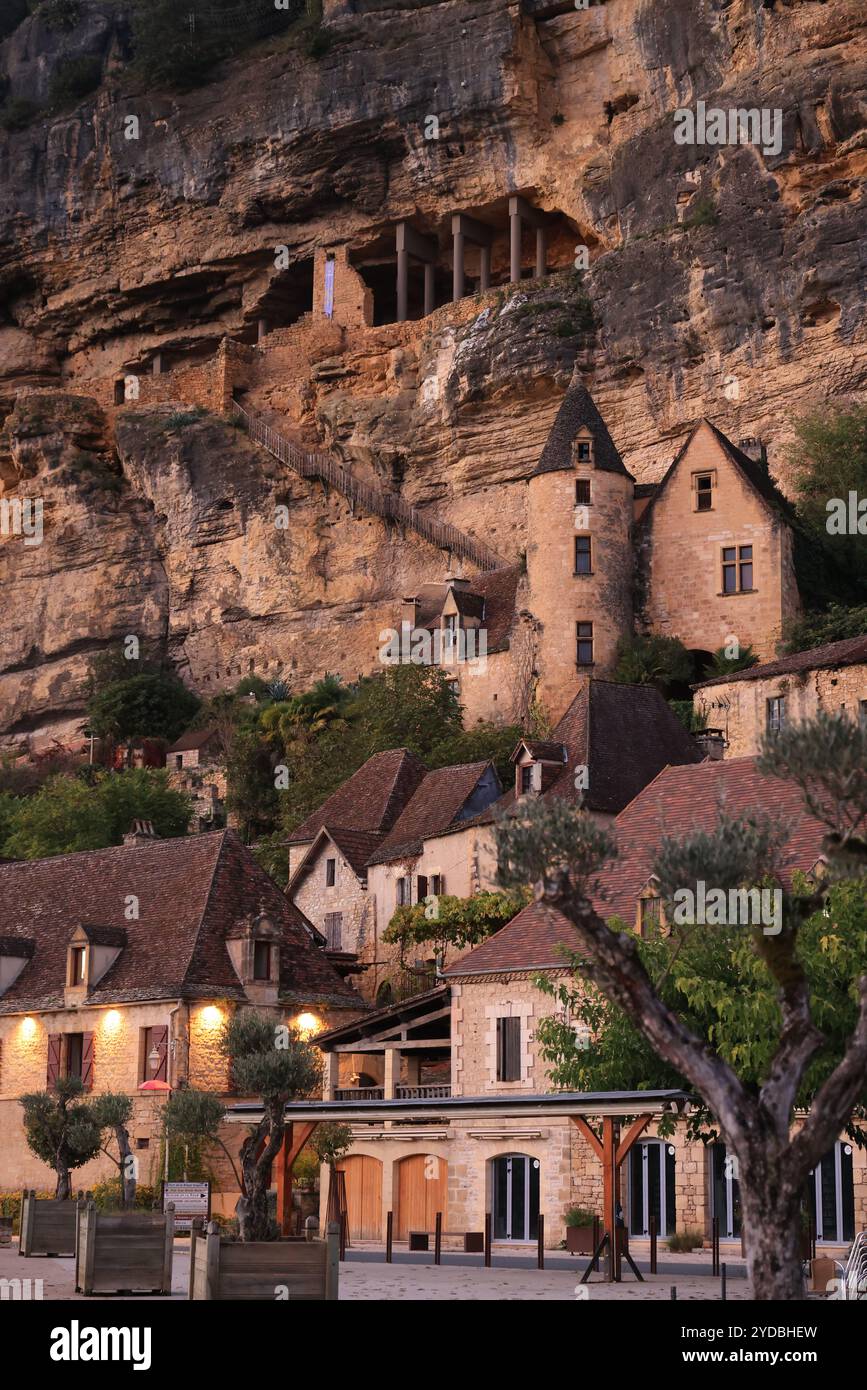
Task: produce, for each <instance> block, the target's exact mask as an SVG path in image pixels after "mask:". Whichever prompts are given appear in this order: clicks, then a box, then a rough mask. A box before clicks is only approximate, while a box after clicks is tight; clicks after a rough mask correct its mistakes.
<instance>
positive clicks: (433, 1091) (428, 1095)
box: [394, 1082, 452, 1100]
mask: <svg viewBox="0 0 867 1390" xmlns="http://www.w3.org/2000/svg"><path fill="white" fill-rule="evenodd" d="M451 1093H452V1088H451V1086H450V1085H449V1084H448V1082H445V1083H440V1082H437V1083H436V1084H435V1085H431V1086H395V1088H394V1098H395V1100H448V1098H449V1096H450V1095H451Z"/></svg>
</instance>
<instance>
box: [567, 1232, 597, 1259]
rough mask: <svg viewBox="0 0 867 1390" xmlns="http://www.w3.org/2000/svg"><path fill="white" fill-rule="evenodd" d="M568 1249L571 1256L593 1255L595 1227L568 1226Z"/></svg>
mask: <svg viewBox="0 0 867 1390" xmlns="http://www.w3.org/2000/svg"><path fill="white" fill-rule="evenodd" d="M566 1249H567V1250H568V1251H569V1253H570V1254H571V1255H592V1254H593V1227H592V1226H567V1227H566Z"/></svg>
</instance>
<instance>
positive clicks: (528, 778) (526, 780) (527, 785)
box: [520, 763, 538, 796]
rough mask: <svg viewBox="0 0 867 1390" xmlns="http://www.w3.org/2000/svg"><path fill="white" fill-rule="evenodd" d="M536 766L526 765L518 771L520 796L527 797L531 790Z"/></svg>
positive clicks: (533, 764) (534, 764)
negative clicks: (519, 775)
mask: <svg viewBox="0 0 867 1390" xmlns="http://www.w3.org/2000/svg"><path fill="white" fill-rule="evenodd" d="M537 766H538V764H536V763H527V764H526V765H525V766H524V767H522V768H521V769H520V771H521V795H522V796H527V795H528V793H529V792H531V791H532V790H533V771H534V769H535V768H536V767H537Z"/></svg>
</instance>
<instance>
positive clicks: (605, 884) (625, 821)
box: [594, 758, 825, 924]
mask: <svg viewBox="0 0 867 1390" xmlns="http://www.w3.org/2000/svg"><path fill="white" fill-rule="evenodd" d="M721 810H724V811H725V813H726V814H727V815H732V816H737V815H755V814H756V812H765V813H766V814H767V815H769V816H773V817H774V818H775V819H778V820H780V821H782V822H783V823H785V824H787V825H788V826H790V833H789V836H788V839H787V841H786V845H785V848H784V858H785V860H786V861H787V867H786V869H785V871H784V873H783V882H784V883H785V884H786V886H788V885H789V884H790V883H791V875H792V872H793V870H794V869H801V870H803V871H804V872H807V871H809V870H810V869H812V868H813V866H814V865H815V864H816V862H817V860H818V859H819V858H820V856H821V854H822V842H823V838H824V834H825V830H824V827H823V826H822V825H821V824H820V823H819V821H817V820H815V819H814V818H813V817H812V816H811V815H809V814H808V813H807V811H806V810H805V809H804V802H803V798H802V796H801V792H800V791H799V789H798V788H797V787H796V786H795V784H794V782H787V781H783V780H781V779H780V778H777V777H764V776H763V775H762V774H761V773H760V772H759V771H758V770H757V768H756V760H755V758H727V759H725V760H723V761H714V760H708V761H706V762H703V763H700V764H699V765H698V766H696V767H667V768H665V769H664V771H662V772H660V774H659V776H658V777H656V778H655V779H654V780H653V781H652V782H651V783H650V784H649V786H646V787H645V788H644V790H643V791H641V792H640V793H639V794H638V796H636V797H635V800H634V801H632V802H630V804H629V805H628V806H627V807H626V808H625V810H623V811H621V813H620V815H619V816H618V817H617V820H616V822H615V834H616V838H617V843H618V846H619V851H620V852H619V856H618V858H617V859H616V860H614V861H613V862H612V863H609V864H607V865H606V866H605V867H604V868H603V869H602V871H601V873H600V875H599V885H600V892H599V896H598V898H597V899H596V901H595V903H594V906H595V908H596V911H597V912H598V913H599V915H600V916H601V917H606V918H608V917H613V916H618V917H622V918H623V919H624V921H626V922H627V923H630V924H631V923H632V921H633V919H634V915H635V904H636V902H637V901H638V898H639V897H640V895H641V892H642V890H643V889H644V888H645V887H646V885H647V882H648V880H649V878H650V876H651V871H652V868H653V862H654V859H655V857H656V853H657V851H658V849H659V846H660V843H661V841H662V838H663V836H664V835H669V836H673V837H675V838H676V837H678V836H681V835H688V834H694V833H695V832H696V831H700V830H708V831H709V830H713V828H714V827H715V826H716V825H717V823H718V821H719V817H720V811H721Z"/></svg>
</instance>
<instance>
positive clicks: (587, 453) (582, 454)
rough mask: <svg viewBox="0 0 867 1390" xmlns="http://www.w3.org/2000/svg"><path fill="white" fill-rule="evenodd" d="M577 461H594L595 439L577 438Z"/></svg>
mask: <svg viewBox="0 0 867 1390" xmlns="http://www.w3.org/2000/svg"><path fill="white" fill-rule="evenodd" d="M575 462H576V463H592V462H593V441H592V439H577V440H576V441H575Z"/></svg>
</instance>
